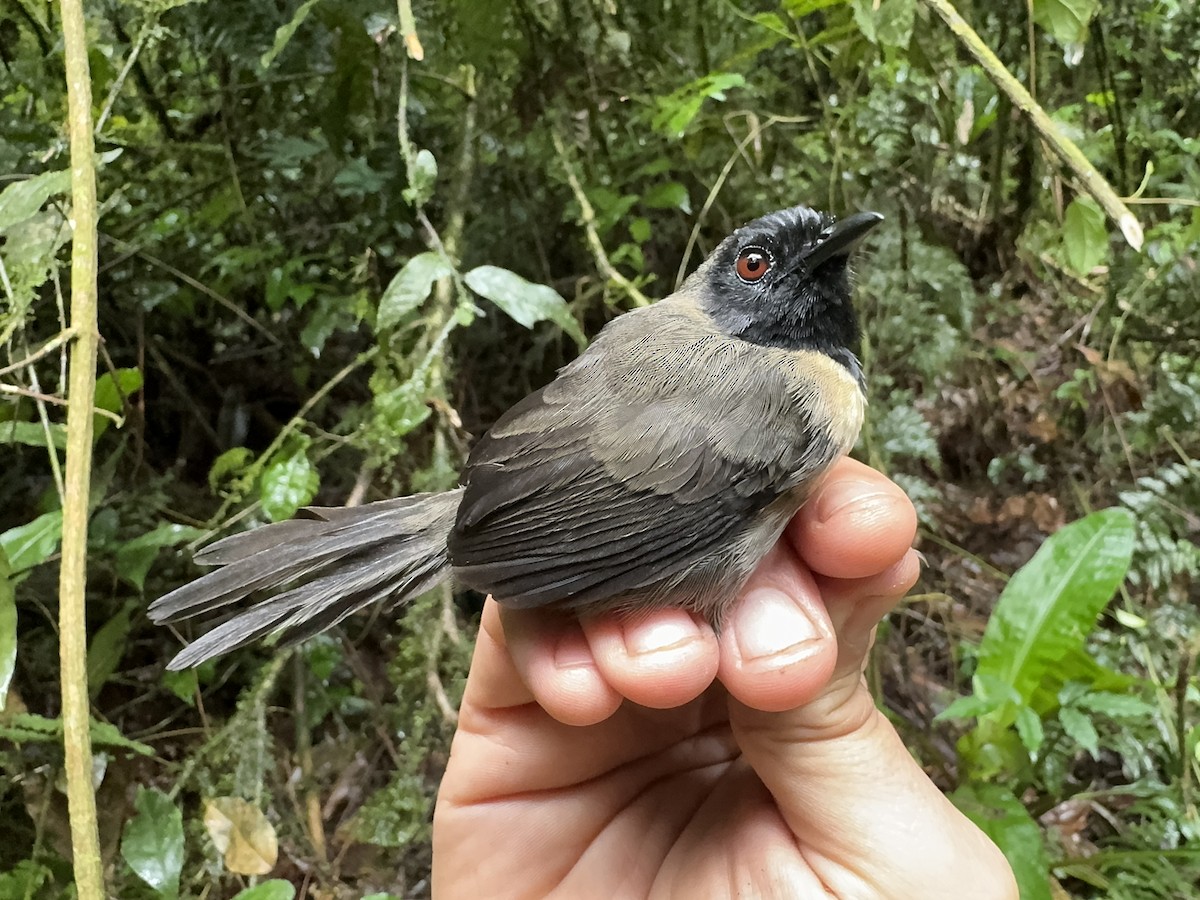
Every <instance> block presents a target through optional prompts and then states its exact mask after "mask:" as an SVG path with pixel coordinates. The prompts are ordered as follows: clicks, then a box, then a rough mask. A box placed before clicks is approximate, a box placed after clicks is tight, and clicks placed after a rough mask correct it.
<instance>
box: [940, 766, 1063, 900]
mask: <svg viewBox="0 0 1200 900" xmlns="http://www.w3.org/2000/svg"><path fill="white" fill-rule="evenodd" d="M950 799H951V800H953V801H954V805H955V806H957V807H958V808H959V809H960V810H962V812H963V813H964V814H965V815H966V816H967V818H968V819H970V820H971V821H972V822H974V823H975V824H976V825H978V826H979V829H980V830H981V831H982V832H983V833H984V834H986V835H987V836H988V837H990V838H991V839H992V841H993V842H994V843H995V844H996V846H997V847H999V848H1000V850H1001V851H1002V852H1003V853H1004V855H1005V857H1007V858H1008V863H1009V865H1010V866H1012V870H1013V875H1015V876H1016V879H1017V886H1018V887H1019V888H1020V894H1021V900H1051V896H1052V895H1051V893H1050V876H1049V871H1050V861H1049V859H1048V858H1047V857H1046V847H1045V845H1044V844H1043V843H1042V829H1041V828H1040V827H1038V823H1037V822H1036V821H1035V820H1034V818H1033V816H1031V815H1030V814H1029V811H1028V810H1027V809H1025V806H1024V804H1022V803H1021V801H1020V800H1018V799H1017V798H1016V797H1015V796H1013V793H1012V791H1010V790H1009V789H1008V788H1006V787H1001V786H1000V785H997V784H979V785H968V786H964V787H961V788H959V789H958V790H957V791H955V792H954V793H953V794H952V795H951V797H950ZM968 894H969V892H968Z"/></svg>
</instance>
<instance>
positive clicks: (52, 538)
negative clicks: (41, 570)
mask: <svg viewBox="0 0 1200 900" xmlns="http://www.w3.org/2000/svg"><path fill="white" fill-rule="evenodd" d="M61 539H62V510H61V509H56V510H54V511H53V512H48V513H45V514H44V515H40V516H38V517H37V518H36V519H34V520H33V521H32V522H27V523H26V524H24V525H18V526H17V527H16V528H10V529H9V530H8V531H6V532H4V534H0V550H3V551H4V555H5V556H6V557H8V564H9V566H10V567H11V568H12V572H13V574H14V575H15V574H17V573H18V572H24V571H25V570H26V569H32V568H33V567H34V566H37V565H40V564H42V563H43V562H45V561H46V560H47V559H49V558H50V557H51V556H52V555H53V554H54V552H55V551H56V550H58V542H59V541H60V540H61Z"/></svg>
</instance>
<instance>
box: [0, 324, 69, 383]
mask: <svg viewBox="0 0 1200 900" xmlns="http://www.w3.org/2000/svg"><path fill="white" fill-rule="evenodd" d="M73 337H75V333H74V332H73V331H70V330H67V331H63V332H60V333H58V334H56V335H55V336H54V337H52V338H50V340H48V341H46V343H44V344H42V346H40V347H38V349H36V350H34V351H33V352H32V353H30V354H29V355H27V356H26V357H25V358H24V359H22V360H20V361H18V362H15V363H12V364H11V365H7V366H5V367H4V368H3V369H0V375H7V374H8V373H9V372H15V371H16V370H17V369H24V368H25V367H26V366H31V365H33V364H34V363H35V362H37V361H38V360H39V359H41V358H42V357H43V356H49V355H50V354H51V353H53V352H54V351H55V350H57V349H58V348H59V347H61V346H62V345H63V344H65V343H67V341H69V340H71V338H73Z"/></svg>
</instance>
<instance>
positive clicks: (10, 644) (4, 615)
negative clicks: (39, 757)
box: [0, 550, 17, 712]
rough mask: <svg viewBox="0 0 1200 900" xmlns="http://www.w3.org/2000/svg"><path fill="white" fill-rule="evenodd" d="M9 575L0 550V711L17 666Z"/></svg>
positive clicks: (14, 603) (13, 594)
mask: <svg viewBox="0 0 1200 900" xmlns="http://www.w3.org/2000/svg"><path fill="white" fill-rule="evenodd" d="M11 576H12V568H11V567H10V566H9V564H8V557H7V556H5V554H4V551H3V550H0V712H3V711H4V704H5V702H7V700H8V686H9V685H10V684H12V677H13V672H14V671H15V670H16V668H17V595H16V591H15V590H14V589H13V582H12V577H11Z"/></svg>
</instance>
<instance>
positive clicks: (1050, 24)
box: [1033, 0, 1100, 44]
mask: <svg viewBox="0 0 1200 900" xmlns="http://www.w3.org/2000/svg"><path fill="white" fill-rule="evenodd" d="M1099 7H1100V3H1099V0H1033V21H1034V22H1036V23H1037V24H1038V25H1040V26H1041V27H1042V28H1044V29H1045V30H1046V31H1048V32H1049V33H1050V34H1051V35H1052V36H1053V37H1054V39H1055V40H1056V41H1058V42H1059V43H1060V44H1082V43H1083V40H1084V38H1085V37H1087V26H1088V23H1089V22H1090V21H1091V20H1092V16H1094V15H1095V14H1096V10H1097V9H1099Z"/></svg>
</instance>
